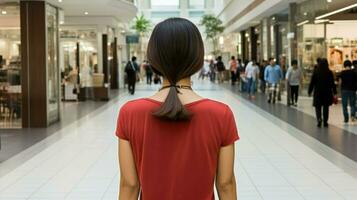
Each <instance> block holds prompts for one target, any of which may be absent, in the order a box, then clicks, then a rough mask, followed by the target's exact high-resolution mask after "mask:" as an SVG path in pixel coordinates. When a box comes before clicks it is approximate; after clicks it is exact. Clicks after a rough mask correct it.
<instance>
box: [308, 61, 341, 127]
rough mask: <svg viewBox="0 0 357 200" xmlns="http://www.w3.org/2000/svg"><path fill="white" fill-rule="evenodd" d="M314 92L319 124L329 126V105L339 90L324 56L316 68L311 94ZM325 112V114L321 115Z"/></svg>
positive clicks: (310, 89)
mask: <svg viewBox="0 0 357 200" xmlns="http://www.w3.org/2000/svg"><path fill="white" fill-rule="evenodd" d="M312 92H314V97H313V105H314V107H315V110H316V119H317V126H318V127H321V125H322V122H323V123H324V126H325V127H328V118H329V107H330V106H331V105H332V104H333V102H334V98H336V96H334V95H336V94H337V91H336V85H335V82H334V75H333V73H332V71H331V70H330V69H329V64H328V61H327V59H325V58H322V59H321V60H320V62H319V65H318V66H317V68H316V69H315V70H314V73H313V74H312V77H311V82H310V86H309V91H308V93H309V96H311V94H312ZM322 113H323V116H321V115H322Z"/></svg>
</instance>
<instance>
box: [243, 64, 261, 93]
mask: <svg viewBox="0 0 357 200" xmlns="http://www.w3.org/2000/svg"><path fill="white" fill-rule="evenodd" d="M258 74H259V68H258V66H257V64H256V63H255V61H252V62H249V63H248V65H247V68H246V69H245V76H246V78H247V79H248V95H249V98H250V99H255V90H256V84H257V82H256V81H257V79H258Z"/></svg>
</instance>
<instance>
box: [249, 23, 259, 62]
mask: <svg viewBox="0 0 357 200" xmlns="http://www.w3.org/2000/svg"><path fill="white" fill-rule="evenodd" d="M249 32H250V33H249V37H250V49H251V52H250V55H249V58H250V60H255V61H257V44H258V43H257V39H258V38H257V34H255V27H250V29H249Z"/></svg>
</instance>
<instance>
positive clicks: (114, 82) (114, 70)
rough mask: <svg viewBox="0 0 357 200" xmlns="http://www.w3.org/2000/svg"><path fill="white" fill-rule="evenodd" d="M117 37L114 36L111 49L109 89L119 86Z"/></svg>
mask: <svg viewBox="0 0 357 200" xmlns="http://www.w3.org/2000/svg"><path fill="white" fill-rule="evenodd" d="M117 41H118V39H117V38H116V37H115V38H114V42H113V44H112V50H113V60H112V67H111V78H110V88H111V89H118V88H119V84H118V83H119V79H118V76H119V74H118V71H119V70H118V67H119V66H118V42H117Z"/></svg>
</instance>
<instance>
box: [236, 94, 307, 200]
mask: <svg viewBox="0 0 357 200" xmlns="http://www.w3.org/2000/svg"><path fill="white" fill-rule="evenodd" d="M230 98H231V99H234V98H233V97H232V96H230ZM268 137H269V136H268ZM269 138H270V137H269ZM270 140H272V139H271V138H270ZM248 141H249V142H250V143H251V145H253V146H254V147H255V149H257V151H258V152H259V153H260V154H261V155H262V157H263V158H264V160H265V161H266V162H267V163H269V164H270V166H272V167H273V168H274V169H275V171H277V172H279V169H278V168H277V167H276V166H275V165H274V164H273V163H272V162H270V160H269V159H268V158H267V156H266V155H265V154H264V153H263V152H262V151H261V150H260V149H259V148H257V145H256V144H255V143H252V142H251V141H250V139H249V138H248ZM273 142H274V143H275V144H276V142H275V141H274V140H273ZM278 146H280V145H278ZM281 149H282V150H284V148H281ZM248 175H249V173H248ZM280 176H281V177H282V178H283V179H284V180H285V181H286V183H288V184H289V186H290V187H291V188H293V189H294V190H295V192H296V193H297V194H299V196H300V197H301V198H303V199H305V197H304V196H303V195H302V194H301V193H300V192H299V191H298V190H297V188H296V187H295V186H294V185H292V184H291V183H290V181H289V180H288V179H287V178H286V177H285V176H284V175H283V174H281V173H280Z"/></svg>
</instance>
